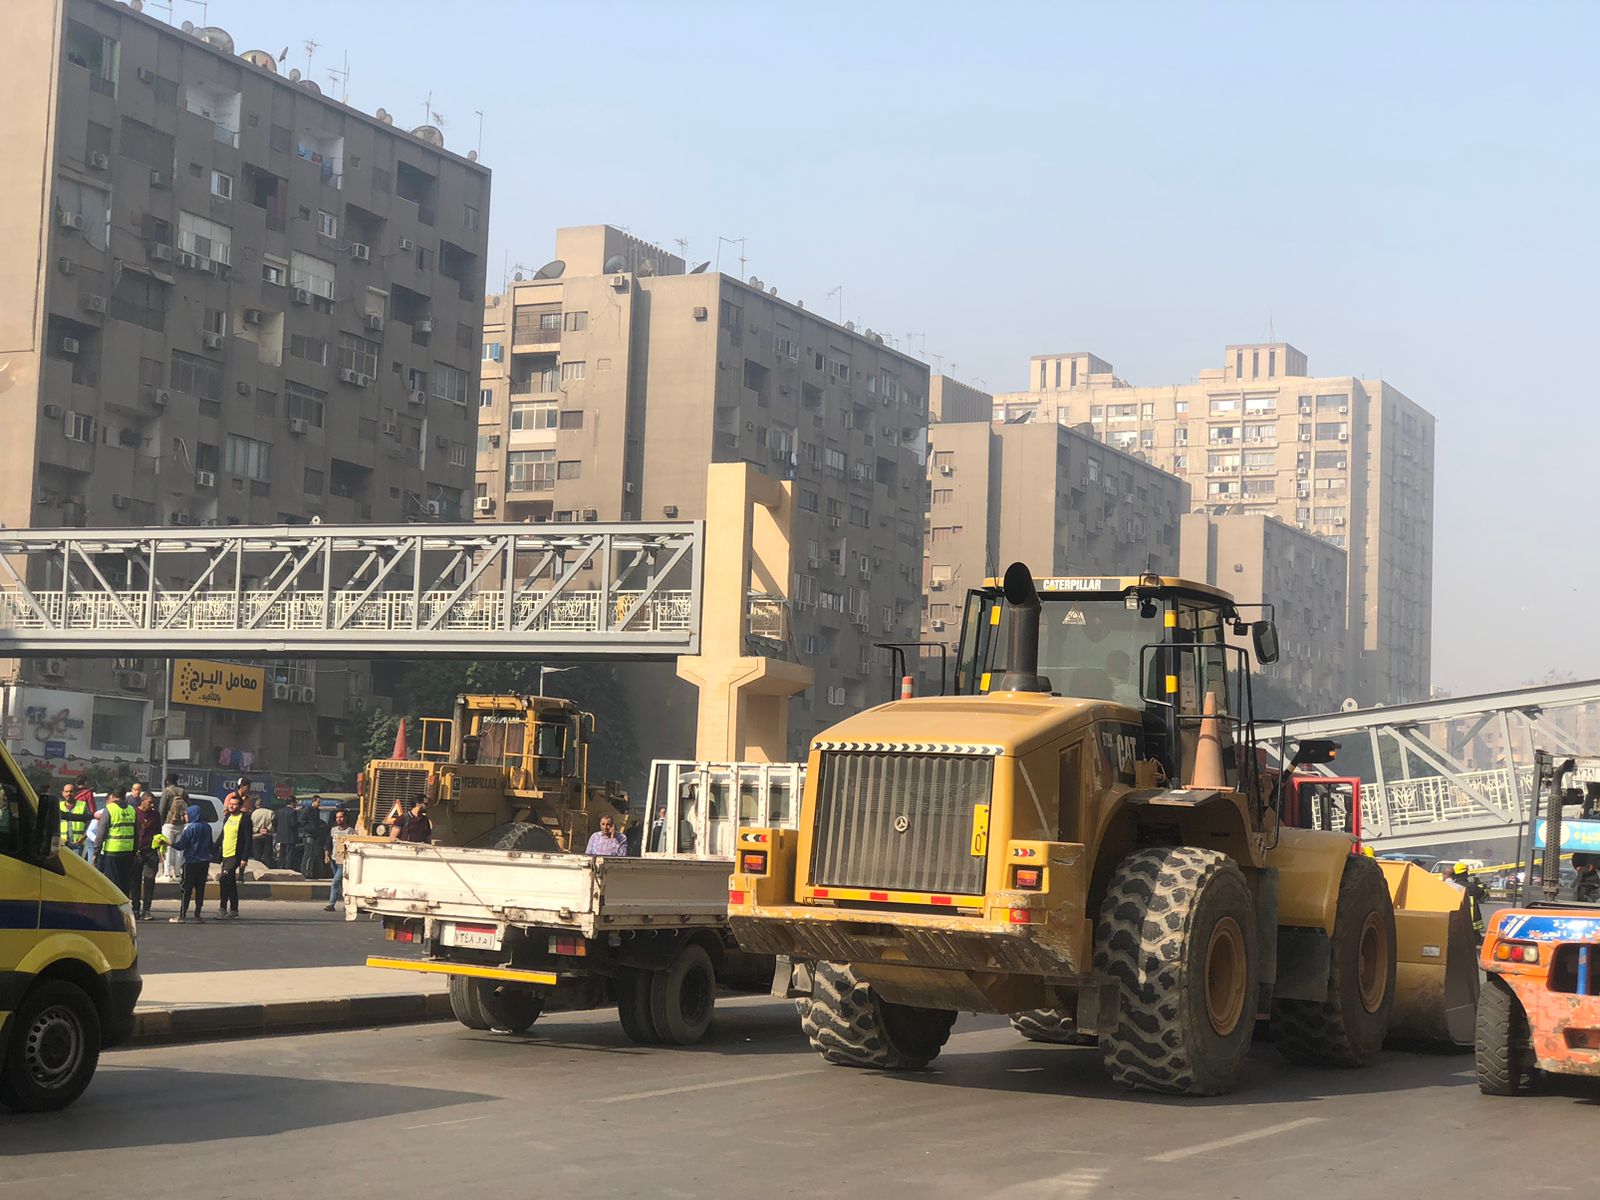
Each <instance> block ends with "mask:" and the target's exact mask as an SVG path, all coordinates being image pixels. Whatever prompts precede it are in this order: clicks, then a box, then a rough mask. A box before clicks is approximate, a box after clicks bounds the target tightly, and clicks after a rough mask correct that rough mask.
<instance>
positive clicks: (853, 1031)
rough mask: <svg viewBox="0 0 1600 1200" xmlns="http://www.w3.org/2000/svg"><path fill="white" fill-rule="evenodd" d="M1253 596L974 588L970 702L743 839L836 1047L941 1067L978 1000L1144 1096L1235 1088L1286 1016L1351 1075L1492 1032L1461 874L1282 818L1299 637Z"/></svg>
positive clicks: (906, 727) (754, 945)
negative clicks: (1360, 849) (1281, 698)
mask: <svg viewBox="0 0 1600 1200" xmlns="http://www.w3.org/2000/svg"><path fill="white" fill-rule="evenodd" d="M1246 607H1251V606H1241V605H1238V604H1236V603H1235V602H1234V601H1233V599H1232V598H1231V597H1229V596H1228V595H1227V594H1226V593H1223V592H1220V591H1218V590H1216V589H1213V588H1209V587H1206V586H1204V585H1200V584H1194V583H1188V582H1184V581H1182V580H1177V579H1171V578H1166V577H1160V576H1154V575H1145V576H1137V577H1106V578H1074V579H1042V580H1035V579H1034V578H1033V577H1032V575H1031V574H1030V572H1029V571H1028V569H1027V567H1026V566H1024V565H1023V564H1020V563H1017V564H1013V565H1012V567H1011V568H1010V569H1009V570H1008V571H1007V572H1006V574H1005V577H1004V579H1003V581H1002V580H994V581H990V582H989V583H987V584H986V585H985V586H984V587H982V588H979V589H975V590H974V591H972V592H971V593H969V595H968V600H967V608H966V614H965V617H964V620H963V627H962V634H961V642H960V645H959V647H958V654H957V659H958V661H957V671H956V688H955V691H956V693H957V694H956V695H951V696H939V697H925V698H914V699H904V700H899V701H895V702H892V703H889V704H885V705H882V706H880V707H877V708H874V709H869V710H867V711H866V712H863V713H860V714H858V715H856V716H854V717H851V718H849V719H847V720H845V721H844V722H842V723H840V724H839V725H836V726H834V727H833V728H831V729H829V730H827V731H825V732H824V733H823V734H821V735H820V736H819V737H818V738H816V739H815V740H814V741H813V743H812V746H811V751H810V757H809V762H808V767H807V775H806V788H805V796H804V801H803V805H802V808H801V813H800V819H799V822H798V828H797V829H794V830H787V829H776V828H774V829H744V830H741V831H740V832H739V835H738V846H737V854H736V858H735V863H734V874H733V875H732V876H731V877H730V881H729V895H728V901H729V920H730V924H731V926H732V929H733V932H734V934H735V936H736V937H737V938H738V941H739V943H740V945H741V946H742V947H744V948H745V949H746V950H750V951H753V952H760V953H767V954H773V955H776V956H778V959H777V961H778V967H777V974H776V977H775V979H774V987H773V990H774V993H775V994H779V995H786V996H789V997H792V998H794V999H795V1000H796V1003H797V1007H798V1008H799V1011H800V1017H801V1023H802V1025H803V1027H804V1029H805V1032H806V1034H807V1035H808V1037H809V1038H810V1040H811V1043H812V1045H813V1046H814V1047H815V1048H816V1049H817V1050H818V1051H819V1052H820V1053H821V1054H822V1056H823V1057H824V1058H825V1059H827V1060H828V1061H830V1062H833V1063H838V1064H842V1065H850V1066H861V1067H875V1068H882V1069H891V1070H892V1069H910V1068H917V1067H921V1066H924V1065H926V1064H927V1063H928V1062H930V1061H931V1060H932V1059H933V1058H934V1057H935V1056H936V1055H937V1054H938V1053H939V1051H940V1049H941V1048H942V1047H943V1045H944V1043H945V1041H946V1039H947V1038H948V1037H949V1035H950V1030H951V1026H952V1025H953V1023H954V1021H955V1018H956V1014H957V1013H958V1012H960V1011H976V1012H994V1013H1002V1014H1008V1015H1010V1016H1011V1017H1012V1020H1013V1023H1014V1024H1015V1025H1016V1026H1017V1028H1018V1030H1019V1031H1020V1032H1022V1033H1023V1034H1024V1035H1025V1036H1028V1037H1032V1038H1034V1039H1036V1040H1046V1041H1071V1040H1080V1041H1092V1042H1093V1043H1095V1044H1096V1045H1098V1047H1099V1050H1100V1053H1101V1056H1102V1058H1103V1060H1104V1062H1105V1065H1106V1067H1107V1069H1108V1071H1109V1072H1110V1074H1111V1075H1112V1076H1113V1077H1114V1078H1115V1079H1117V1080H1119V1081H1120V1082H1122V1083H1124V1084H1126V1085H1128V1086H1131V1087H1134V1088H1141V1089H1147V1090H1151V1091H1158V1092H1170V1093H1179V1094H1191V1095H1208V1094H1215V1093H1221V1092H1226V1091H1228V1090H1230V1089H1231V1088H1232V1087H1233V1086H1234V1085H1235V1083H1236V1081H1237V1080H1238V1078H1239V1074H1240V1070H1241V1067H1242V1064H1243V1062H1244V1058H1245V1054H1246V1052H1247V1050H1248V1049H1249V1046H1250V1043H1251V1040H1252V1035H1253V1032H1254V1030H1255V1029H1256V1027H1257V1024H1258V1022H1266V1023H1267V1025H1268V1026H1269V1028H1270V1033H1271V1037H1272V1040H1273V1041H1274V1042H1276V1043H1277V1046H1278V1049H1279V1050H1280V1052H1281V1053H1282V1054H1283V1056H1284V1057H1286V1058H1287V1059H1290V1060H1292V1061H1296V1062H1306V1063H1322V1064H1330V1065H1338V1066H1362V1065H1365V1064H1367V1063H1370V1062H1371V1061H1372V1060H1373V1058H1374V1056H1375V1055H1376V1054H1377V1053H1378V1051H1379V1049H1380V1048H1381V1047H1382V1045H1383V1044H1384V1042H1385V1040H1386V1039H1388V1038H1390V1037H1396V1036H1399V1037H1405V1038H1408V1039H1412V1040H1418V1041H1439V1042H1454V1043H1458V1044H1459V1043H1466V1042H1469V1041H1470V1039H1471V1030H1472V1016H1473V1009H1474V1007H1475V1003H1476V989H1477V983H1478V974H1477V971H1476V969H1475V966H1476V964H1475V962H1474V961H1473V959H1474V955H1473V943H1472V936H1471V930H1470V926H1469V925H1468V924H1467V921H1466V917H1465V915H1464V913H1463V912H1462V899H1463V897H1462V894H1461V893H1460V891H1459V889H1456V888H1453V887H1451V886H1450V885H1449V884H1447V883H1444V882H1442V881H1440V880H1437V879H1433V878H1432V877H1430V876H1428V875H1426V874H1425V873H1423V872H1421V871H1419V870H1418V869H1416V868H1415V867H1412V866H1411V865H1410V864H1408V863H1383V864H1380V863H1378V862H1376V861H1374V860H1373V859H1370V858H1367V857H1365V856H1363V855H1361V854H1359V853H1355V852H1354V850H1355V840H1354V839H1353V838H1352V837H1351V836H1349V835H1348V834H1345V833H1337V832H1331V831H1327V830H1323V829H1315V828H1298V827H1295V825H1293V824H1291V823H1290V822H1289V821H1287V820H1284V819H1280V808H1281V807H1282V793H1283V788H1282V779H1281V776H1280V775H1279V773H1278V772H1275V771H1270V770H1268V769H1267V765H1266V761H1267V760H1266V755H1265V754H1264V753H1262V752H1261V751H1260V750H1259V749H1258V747H1257V744H1256V735H1255V730H1254V725H1253V723H1252V710H1251V692H1250V662H1251V655H1252V650H1253V652H1254V657H1255V658H1256V659H1257V660H1259V661H1261V662H1263V663H1271V662H1273V661H1275V660H1276V658H1277V630H1276V626H1275V624H1274V622H1273V620H1272V617H1271V610H1270V609H1269V608H1267V607H1266V606H1254V607H1257V608H1261V609H1262V612H1263V616H1262V618H1261V619H1255V620H1247V619H1246V618H1245V617H1244V616H1243V615H1242V613H1241V608H1246ZM1230 635H1231V636H1230ZM1245 640H1248V643H1249V645H1250V649H1246V648H1245V647H1244V646H1243V645H1240V644H1238V643H1240V642H1241V641H1245ZM1306 751H1307V754H1308V755H1309V756H1310V761H1313V762H1315V761H1316V755H1317V754H1318V750H1317V748H1316V747H1312V746H1309V745H1308V746H1307V747H1306ZM1305 762H1306V756H1304V755H1302V756H1301V757H1300V761H1299V762H1296V761H1295V760H1294V757H1293V756H1290V763H1291V764H1292V765H1296V766H1298V765H1304V763H1305Z"/></svg>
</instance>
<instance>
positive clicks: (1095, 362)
mask: <svg viewBox="0 0 1600 1200" xmlns="http://www.w3.org/2000/svg"><path fill="white" fill-rule="evenodd" d="M1028 378H1029V389H1028V390H1027V391H1023V392H1014V393H1009V394H1003V395H999V396H997V397H996V398H995V416H996V419H997V420H1003V421H1028V420H1033V421H1042V422H1056V423H1060V424H1063V425H1068V426H1087V427H1088V428H1090V429H1092V430H1093V431H1094V434H1095V436H1096V437H1097V438H1099V439H1100V440H1101V441H1103V442H1105V443H1106V444H1108V445H1110V446H1114V447H1116V448H1118V449H1122V450H1126V451H1128V452H1130V453H1134V454H1138V455H1140V456H1142V457H1143V458H1145V459H1146V460H1148V461H1149V462H1150V463H1152V464H1154V465H1155V466H1158V467H1161V468H1163V469H1165V470H1169V471H1171V472H1172V473H1173V474H1175V475H1179V476H1181V477H1183V478H1184V479H1186V480H1188V481H1189V483H1190V486H1191V491H1192V495H1193V503H1194V505H1195V507H1196V509H1198V510H1203V511H1205V512H1208V513H1211V514H1213V515H1221V514H1257V515H1261V514H1266V515H1271V516H1274V517H1276V518H1278V519H1279V520H1281V521H1283V522H1284V523H1286V524H1288V525H1292V526H1294V527H1295V528H1297V529H1301V530H1305V531H1308V532H1311V533H1313V534H1315V535H1317V536H1318V537H1321V538H1323V539H1324V540H1326V541H1328V542H1329V543H1331V544H1333V545H1335V546H1338V547H1339V548H1341V549H1344V550H1346V551H1347V555H1348V558H1347V563H1348V566H1347V583H1346V587H1345V596H1346V604H1347V608H1348V617H1347V620H1346V623H1345V624H1346V629H1347V638H1348V643H1349V647H1350V654H1351V675H1350V691H1351V694H1352V695H1354V696H1355V698H1356V699H1357V700H1358V701H1360V702H1361V703H1362V704H1384V703H1394V702H1399V701H1404V700H1415V699H1420V698H1423V697H1425V696H1427V694H1428V684H1429V673H1430V653H1431V651H1430V644H1431V629H1432V615H1433V614H1432V591H1433V470H1434V418H1433V416H1432V414H1431V413H1429V412H1428V411H1427V410H1425V409H1423V408H1422V407H1421V406H1420V405H1418V404H1416V403H1415V402H1413V401H1412V400H1410V399H1409V398H1407V397H1406V396H1405V395H1404V394H1402V393H1401V392H1400V391H1398V390H1397V389H1396V388H1394V387H1392V386H1391V385H1390V384H1388V383H1386V382H1384V381H1383V380H1364V379H1358V378H1356V377H1354V376H1348V375H1343V376H1313V375H1311V374H1309V368H1308V366H1307V361H1306V356H1305V355H1304V354H1303V353H1301V352H1300V351H1299V350H1297V349H1295V347H1293V346H1291V345H1289V344H1287V343H1284V342H1266V343H1247V344H1239V345H1232V346H1229V347H1227V349H1226V351H1225V353H1224V357H1223V363H1222V365H1221V366H1220V367H1215V368H1211V369H1208V370H1203V371H1201V372H1200V374H1199V376H1198V378H1197V379H1195V380H1193V381H1191V382H1188V383H1181V384H1173V385H1163V386H1159V387H1135V386H1133V385H1131V384H1129V383H1127V382H1126V381H1125V380H1123V379H1121V378H1119V377H1118V376H1117V375H1116V374H1115V372H1114V371H1113V369H1112V367H1111V364H1110V363H1108V362H1107V361H1105V360H1104V359H1101V358H1099V357H1097V356H1095V355H1093V354H1087V353H1075V354H1051V355H1036V356H1035V357H1034V358H1033V359H1032V360H1031V361H1030V363H1029V368H1028Z"/></svg>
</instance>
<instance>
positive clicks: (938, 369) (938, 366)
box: [928, 351, 953, 375]
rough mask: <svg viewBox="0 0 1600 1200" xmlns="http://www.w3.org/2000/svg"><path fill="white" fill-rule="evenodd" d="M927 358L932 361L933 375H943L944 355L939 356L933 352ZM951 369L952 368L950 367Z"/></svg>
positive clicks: (936, 352)
mask: <svg viewBox="0 0 1600 1200" xmlns="http://www.w3.org/2000/svg"><path fill="white" fill-rule="evenodd" d="M928 357H929V358H931V359H933V370H934V374H936V375H943V374H944V355H942V354H940V353H939V352H938V351H934V352H933V353H931V354H929V355H928ZM952 369H953V367H952Z"/></svg>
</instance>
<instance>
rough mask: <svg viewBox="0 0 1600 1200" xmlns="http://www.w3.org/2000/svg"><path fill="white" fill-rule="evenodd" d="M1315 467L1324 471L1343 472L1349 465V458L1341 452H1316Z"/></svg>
mask: <svg viewBox="0 0 1600 1200" xmlns="http://www.w3.org/2000/svg"><path fill="white" fill-rule="evenodd" d="M1316 461H1317V467H1318V469H1319V470H1324V471H1343V470H1344V469H1345V468H1346V467H1348V466H1349V465H1350V457H1349V455H1347V454H1346V453H1345V452H1344V451H1343V450H1318V451H1317V460H1316Z"/></svg>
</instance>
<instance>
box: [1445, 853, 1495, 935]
mask: <svg viewBox="0 0 1600 1200" xmlns="http://www.w3.org/2000/svg"><path fill="white" fill-rule="evenodd" d="M1450 881H1451V882H1452V883H1454V884H1455V885H1456V886H1457V887H1459V888H1460V889H1461V890H1462V891H1464V892H1466V893H1467V911H1468V912H1469V913H1471V914H1472V932H1473V933H1475V934H1476V935H1477V937H1478V940H1479V941H1480V942H1481V941H1483V902H1484V901H1485V900H1487V899H1488V898H1489V893H1488V892H1486V891H1485V890H1484V887H1483V884H1481V883H1479V882H1478V881H1477V880H1476V879H1474V878H1473V877H1472V875H1471V874H1470V873H1469V872H1468V871H1467V864H1466V863H1464V862H1458V863H1457V864H1456V865H1455V868H1454V870H1453V871H1452V872H1451V875H1450Z"/></svg>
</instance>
